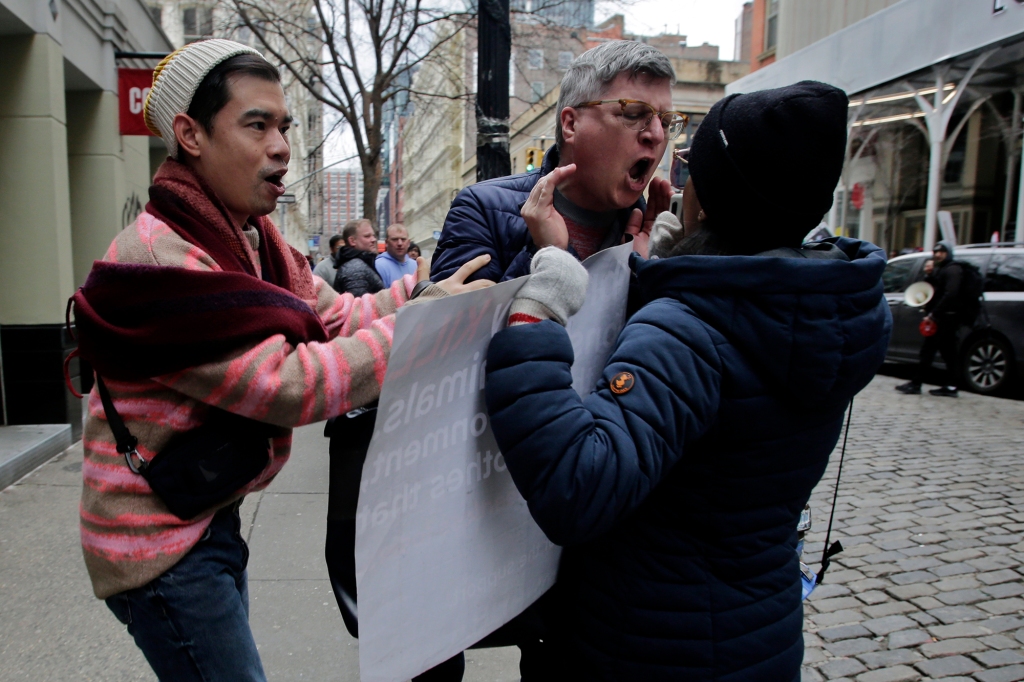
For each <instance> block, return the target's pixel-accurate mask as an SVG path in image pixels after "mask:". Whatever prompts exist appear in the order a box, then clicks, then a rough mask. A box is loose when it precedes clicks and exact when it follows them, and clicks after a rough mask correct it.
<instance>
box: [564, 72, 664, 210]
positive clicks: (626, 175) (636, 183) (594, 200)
mask: <svg viewBox="0 0 1024 682" xmlns="http://www.w3.org/2000/svg"><path fill="white" fill-rule="evenodd" d="M601 99H602V100H608V99H634V100H640V101H642V102H646V103H648V104H650V105H651V106H652V107H654V109H655V110H656V111H668V110H670V109H672V87H671V85H670V84H669V82H668V80H665V79H652V78H650V77H648V76H645V75H642V74H641V75H640V76H638V77H636V78H630V77H629V74H626V73H621V74H619V75H618V76H617V77H616V78H615V79H614V80H613V81H612V82H611V83H610V84H609V85H608V87H607V88H606V89H605V91H604V93H603V94H602V95H601ZM562 134H563V136H564V138H565V145H566V147H567V148H568V149H569V150H570V155H571V161H572V162H573V163H575V164H576V168H577V171H576V173H575V175H574V176H573V177H572V178H571V179H570V180H569V181H568V182H567V184H566V187H565V188H564V189H563V190H562V193H563V194H565V195H566V196H567V197H568V198H570V199H571V200H573V201H574V202H575V203H576V204H577V205H580V206H584V207H586V208H588V209H590V210H594V211H612V210H618V209H623V208H627V207H629V206H632V205H633V204H635V203H636V202H637V200H638V199H639V198H640V196H641V195H642V194H643V191H644V189H645V188H646V187H647V185H648V183H649V182H650V181H651V178H652V177H653V176H654V173H655V171H656V170H657V167H658V164H659V163H660V162H661V160H662V158H663V157H664V156H665V148H666V147H667V146H668V137H667V136H666V131H665V129H664V128H663V127H662V124H661V120H660V119H658V118H657V117H655V118H653V119H651V122H650V123H649V124H648V125H647V127H646V128H645V129H644V130H643V131H636V130H631V129H630V128H627V127H626V126H625V125H623V119H622V108H621V107H620V106H619V105H618V104H617V103H615V102H612V103H609V104H600V105H595V106H589V107H580V108H572V109H571V111H567V113H566V114H564V115H563V117H562Z"/></svg>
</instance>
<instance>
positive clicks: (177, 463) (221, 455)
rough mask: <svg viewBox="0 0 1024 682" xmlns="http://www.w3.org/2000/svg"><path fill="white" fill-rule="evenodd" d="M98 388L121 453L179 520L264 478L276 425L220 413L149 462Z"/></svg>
mask: <svg viewBox="0 0 1024 682" xmlns="http://www.w3.org/2000/svg"><path fill="white" fill-rule="evenodd" d="M96 388H97V389H98V390H99V394H100V399H101V400H102V401H103V411H104V412H105V413H106V415H107V423H108V424H110V430H111V431H113V433H114V440H116V441H117V451H118V452H119V453H121V454H122V455H124V459H125V461H126V462H128V467H129V468H130V469H131V470H132V471H133V472H134V473H136V474H139V475H140V476H142V477H143V478H145V479H146V482H147V483H149V487H150V488H152V489H153V492H154V493H156V494H157V495H158V496H159V497H160V499H161V500H163V501H164V504H165V505H167V509H168V510H170V512H171V513H172V514H174V515H175V516H177V517H178V518H179V519H182V520H188V519H192V518H195V517H196V516H198V515H199V514H200V513H202V512H203V511H206V510H207V509H210V508H212V507H215V506H217V505H218V504H220V503H221V502H223V501H224V500H226V499H228V498H229V497H231V495H232V494H234V493H235V492H237V491H238V490H240V489H241V488H242V487H243V486H245V485H246V484H247V483H249V482H251V481H252V480H253V479H255V478H256V477H257V476H259V474H260V472H261V471H263V470H264V469H265V468H266V466H267V463H268V462H269V461H270V430H271V427H270V426H269V425H267V424H263V423H261V422H257V421H255V420H253V419H247V418H245V417H240V416H238V415H234V414H231V413H230V412H226V411H224V410H218V409H214V410H213V411H212V413H211V415H210V418H209V419H208V420H207V421H205V422H204V423H203V424H202V425H201V426H199V427H198V428H195V429H192V430H191V431H188V432H186V433H183V434H181V435H179V436H177V437H176V438H174V439H173V440H172V441H171V442H170V443H169V444H168V445H167V447H165V448H164V449H163V450H161V451H160V453H159V454H158V455H156V456H155V457H153V458H152V459H151V460H149V461H147V460H146V459H144V458H143V457H142V456H141V455H139V452H138V449H137V447H138V444H139V441H138V439H137V438H136V437H135V436H133V435H132V434H131V432H130V431H129V430H128V427H127V426H125V424H124V420H123V419H121V415H120V414H118V412H117V410H116V409H114V402H113V401H112V400H111V399H110V392H109V391H107V385H106V384H105V383H104V382H103V378H102V377H100V376H99V375H97V376H96Z"/></svg>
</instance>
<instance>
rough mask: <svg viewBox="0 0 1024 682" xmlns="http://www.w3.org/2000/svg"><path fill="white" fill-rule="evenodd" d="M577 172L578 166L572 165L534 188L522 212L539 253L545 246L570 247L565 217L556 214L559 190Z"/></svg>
mask: <svg viewBox="0 0 1024 682" xmlns="http://www.w3.org/2000/svg"><path fill="white" fill-rule="evenodd" d="M575 172H576V164H572V163H570V164H569V165H568V166H559V167H558V168H556V169H554V170H553V171H551V172H550V173H548V174H547V175H545V176H544V177H543V178H541V179H540V180H538V181H537V184H536V185H534V186H533V190H531V191H530V196H529V198H528V199H527V200H526V203H525V204H523V208H522V209H521V210H520V211H519V214H520V215H521V216H523V220H525V221H526V228H527V229H528V230H529V231H530V238H531V239H533V243H534V244H536V245H537V248H538V249H543V248H544V247H545V246H557V247H558V248H560V249H565V248H567V247H568V246H569V230H568V228H567V227H566V226H565V220H564V219H563V218H562V216H561V214H560V213H559V212H558V211H556V210H555V203H554V202H555V188H556V187H558V186H559V185H560V184H562V183H563V182H565V181H566V179H567V178H570V177H572V175H573V173H575Z"/></svg>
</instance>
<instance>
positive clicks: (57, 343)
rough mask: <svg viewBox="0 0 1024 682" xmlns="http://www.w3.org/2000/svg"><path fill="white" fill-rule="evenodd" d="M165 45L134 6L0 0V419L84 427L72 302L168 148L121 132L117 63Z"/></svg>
mask: <svg viewBox="0 0 1024 682" xmlns="http://www.w3.org/2000/svg"><path fill="white" fill-rule="evenodd" d="M172 49H173V44H172V42H171V41H170V39H169V38H168V36H167V35H166V34H165V33H164V32H163V31H162V30H161V28H160V26H159V25H158V24H157V22H156V21H155V20H154V19H153V16H152V14H151V13H150V11H149V8H148V7H147V6H146V5H144V4H143V3H142V2H141V1H140V0H104V1H103V2H99V1H98V0H76V2H62V1H60V0H53V1H52V2H40V1H39V0H0V166H2V167H3V168H4V169H5V170H4V171H3V172H0V195H2V196H3V197H4V210H3V211H0V424H71V425H72V432H73V433H74V434H75V435H76V436H77V434H78V433H80V431H81V423H82V414H81V401H80V400H78V399H76V398H74V397H73V396H72V394H71V392H70V391H69V390H68V389H67V388H66V387H65V383H64V376H63V367H64V361H65V359H66V358H67V357H68V356H69V354H70V353H71V352H72V351H73V350H74V347H75V342H74V339H73V337H72V336H71V335H70V334H69V333H68V331H67V330H66V329H65V325H64V320H65V308H66V306H67V300H68V297H69V296H71V294H72V293H74V291H75V288H76V287H77V286H79V285H81V284H82V283H83V282H84V281H85V278H86V276H87V275H88V273H89V270H90V269H91V267H92V263H93V261H94V260H96V259H98V258H101V257H102V256H103V254H104V253H105V252H106V250H107V247H108V246H109V245H110V242H111V241H112V240H113V238H114V237H115V236H116V235H117V233H118V231H120V230H121V229H123V228H124V227H125V226H126V225H128V224H129V223H130V222H132V221H133V220H134V219H135V216H136V215H138V213H139V212H140V211H141V210H142V207H143V206H144V205H145V203H146V202H147V201H148V194H147V190H148V189H149V178H150V173H151V167H152V164H151V161H150V158H151V155H158V154H159V153H161V150H162V149H163V143H161V142H160V141H159V140H157V139H155V138H148V137H143V136H129V135H121V134H120V127H119V113H118V112H119V109H118V107H119V96H118V71H117V69H118V66H125V67H137V68H145V67H147V66H148V67H150V68H151V67H152V66H153V62H152V61H148V62H146V61H142V60H129V59H117V58H116V57H115V53H117V52H157V53H163V54H166V53H168V52H170V51H171V50H172ZM69 370H70V376H71V381H72V384H73V385H74V386H76V388H78V389H80V388H82V378H83V377H81V376H80V374H81V373H82V372H81V370H80V367H79V364H78V362H77V359H76V358H73V359H72V360H71V361H70V363H69ZM86 383H88V382H86Z"/></svg>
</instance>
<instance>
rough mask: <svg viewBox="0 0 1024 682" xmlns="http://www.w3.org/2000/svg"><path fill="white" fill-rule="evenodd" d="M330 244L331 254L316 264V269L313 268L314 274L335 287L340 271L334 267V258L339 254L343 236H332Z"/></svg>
mask: <svg viewBox="0 0 1024 682" xmlns="http://www.w3.org/2000/svg"><path fill="white" fill-rule="evenodd" d="M328 244H329V245H330V247H331V252H330V253H329V254H327V257H326V258H324V259H323V260H322V261H320V262H319V263H317V264H316V267H315V268H313V274H314V275H316V276H317V277H319V278H320V279H322V280H323V281H325V282H327V283H328V284H331V285H333V284H334V276H335V275H336V274H338V269H337V268H335V267H334V256H335V255H336V254H337V253H338V249H340V248H341V244H342V239H341V235H340V234H335V235H331V239H330V241H329V242H328Z"/></svg>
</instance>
